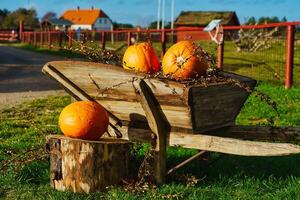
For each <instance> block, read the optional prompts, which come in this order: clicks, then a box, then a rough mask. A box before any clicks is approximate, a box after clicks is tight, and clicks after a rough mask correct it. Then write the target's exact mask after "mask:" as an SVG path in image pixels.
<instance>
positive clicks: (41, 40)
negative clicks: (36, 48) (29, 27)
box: [40, 31, 44, 48]
mask: <svg viewBox="0 0 300 200" xmlns="http://www.w3.org/2000/svg"><path fill="white" fill-rule="evenodd" d="M43 34H44V33H43V31H41V32H40V48H43Z"/></svg>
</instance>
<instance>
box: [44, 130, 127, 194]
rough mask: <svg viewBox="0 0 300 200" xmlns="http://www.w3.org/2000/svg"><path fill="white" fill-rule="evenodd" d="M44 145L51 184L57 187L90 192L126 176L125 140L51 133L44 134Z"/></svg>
mask: <svg viewBox="0 0 300 200" xmlns="http://www.w3.org/2000/svg"><path fill="white" fill-rule="evenodd" d="M47 147H48V150H49V152H50V178H51V186H52V187H53V188H55V189H57V190H60V191H66V190H68V191H73V192H79V193H80V192H85V193H90V192H94V191H101V190H104V189H105V188H106V187H107V186H111V185H116V184H119V183H120V182H121V181H122V180H123V179H126V178H127V175H128V158H129V154H128V152H129V147H130V143H129V142H128V141H125V140H121V139H101V140H99V141H87V140H80V139H73V138H69V137H64V136H58V135H51V136H49V137H47Z"/></svg>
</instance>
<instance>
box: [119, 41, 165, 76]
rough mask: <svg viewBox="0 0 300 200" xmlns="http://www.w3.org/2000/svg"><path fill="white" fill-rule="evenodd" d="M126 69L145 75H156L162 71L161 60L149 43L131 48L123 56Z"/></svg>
mask: <svg viewBox="0 0 300 200" xmlns="http://www.w3.org/2000/svg"><path fill="white" fill-rule="evenodd" d="M123 67H124V69H129V70H135V71H139V72H143V73H156V72H158V71H159V70H160V63H159V59H158V57H157V55H156V53H155V50H154V49H153V47H152V46H151V44H150V43H148V42H143V43H140V44H134V45H131V46H129V47H128V48H127V49H126V51H125V54H124V56H123Z"/></svg>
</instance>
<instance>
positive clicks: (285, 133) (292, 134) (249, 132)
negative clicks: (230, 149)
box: [206, 126, 300, 142]
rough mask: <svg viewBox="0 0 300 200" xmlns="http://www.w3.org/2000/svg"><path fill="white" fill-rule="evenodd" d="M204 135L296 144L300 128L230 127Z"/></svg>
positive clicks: (299, 135) (299, 138)
mask: <svg viewBox="0 0 300 200" xmlns="http://www.w3.org/2000/svg"><path fill="white" fill-rule="evenodd" d="M206 134H208V135H214V136H221V137H230V138H237V139H244V140H259V141H274V142H296V141H299V140H300V127H299V126H295V127H271V126H231V127H225V128H220V129H217V130H213V131H208V132H206Z"/></svg>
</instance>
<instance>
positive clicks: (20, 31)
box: [19, 20, 24, 42]
mask: <svg viewBox="0 0 300 200" xmlns="http://www.w3.org/2000/svg"><path fill="white" fill-rule="evenodd" d="M23 37H24V35H23V21H22V20H19V40H21V41H22V42H24V41H23Z"/></svg>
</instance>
